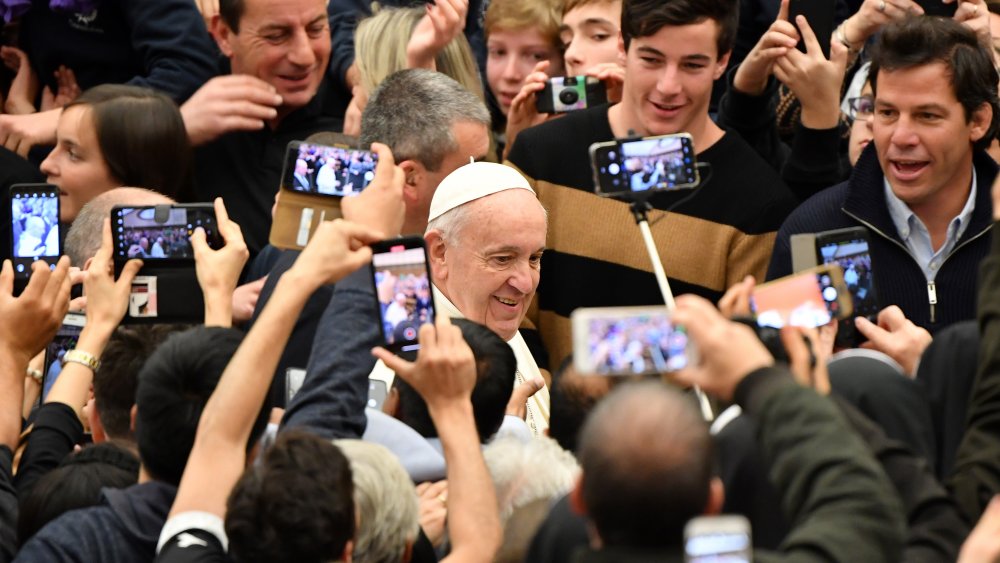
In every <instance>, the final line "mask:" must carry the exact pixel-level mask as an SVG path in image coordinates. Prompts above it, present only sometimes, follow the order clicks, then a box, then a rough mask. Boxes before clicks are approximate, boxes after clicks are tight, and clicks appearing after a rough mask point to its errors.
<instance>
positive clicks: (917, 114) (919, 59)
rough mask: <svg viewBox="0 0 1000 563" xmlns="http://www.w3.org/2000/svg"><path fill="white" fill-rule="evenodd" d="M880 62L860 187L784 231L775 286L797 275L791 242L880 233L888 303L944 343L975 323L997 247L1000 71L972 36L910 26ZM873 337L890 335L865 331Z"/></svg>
mask: <svg viewBox="0 0 1000 563" xmlns="http://www.w3.org/2000/svg"><path fill="white" fill-rule="evenodd" d="M875 47H876V48H875V52H874V54H873V56H872V66H871V73H870V76H871V77H872V78H871V85H872V91H873V93H874V95H875V112H874V115H873V116H872V117H871V118H870V119H872V129H873V133H874V142H873V143H871V144H870V145H869V146H868V147H867V149H866V150H865V151H864V152H863V153H862V155H861V157H860V158H859V159H858V162H857V164H856V165H855V169H854V173H853V175H852V176H851V178H850V179H849V180H848V181H847V182H844V183H842V184H838V185H836V186H834V187H832V188H829V189H827V190H825V191H823V192H821V193H820V194H817V195H816V196H814V197H813V198H811V199H810V200H808V201H807V202H805V203H804V204H802V206H801V207H800V208H799V209H797V210H796V211H795V212H794V213H793V214H792V215H791V216H790V217H789V218H788V221H786V222H785V224H784V225H783V226H782V228H781V231H780V232H779V235H778V241H777V243H776V245H775V251H774V257H773V258H772V260H771V266H770V269H769V270H768V277H769V278H775V277H780V276H783V275H786V274H788V273H790V272H791V248H790V239H791V236H792V235H793V234H796V233H804V232H810V233H811V232H819V231H826V230H831V229H840V228H845V227H856V226H864V227H867V228H868V230H869V231H871V255H872V265H873V267H872V270H873V273H874V276H875V285H876V287H878V291H879V298H880V299H881V301H882V302H883V303H887V304H888V303H891V304H895V305H898V306H899V308H900V309H902V311H903V313H904V314H905V316H906V317H907V318H908V319H910V320H911V321H913V323H914V324H916V325H917V326H920V327H922V328H924V329H927V330H928V331H930V332H932V333H933V332H935V331H937V330H939V329H941V328H943V327H946V326H948V325H950V324H952V323H954V322H957V321H961V320H966V319H972V318H974V317H975V312H976V309H975V303H976V301H975V291H974V287H975V280H976V272H977V268H978V266H979V262H980V260H981V259H982V258H983V257H984V256H985V255H986V253H987V251H988V249H989V246H990V239H991V237H990V230H989V227H990V224H991V216H992V208H993V207H992V201H991V200H990V189H989V186H990V185H991V184H992V183H993V180H994V178H995V177H996V175H997V165H996V163H995V162H994V161H993V159H991V158H990V157H989V155H988V154H986V152H985V150H984V149H985V147H986V146H988V145H989V144H990V142H992V140H993V139H994V138H995V137H996V132H997V123H998V119H1000V111H998V106H997V81H998V76H997V71H996V69H995V68H994V66H993V60H992V57H991V55H990V52H989V50H988V48H986V47H985V46H983V44H982V43H981V39H980V37H979V36H978V35H977V34H976V33H975V32H974V31H973V30H971V29H969V28H968V27H967V26H965V25H962V24H960V23H957V22H956V21H954V20H951V19H944V18H909V19H906V20H903V21H900V22H896V23H893V24H890V25H888V26H886V27H885V28H884V29H883V30H882V32H881V34H880V35H879V39H878V41H877V43H876V46H875ZM855 322H856V323H857V326H858V330H859V331H861V332H862V334H864V335H865V336H868V337H869V338H871V335H872V334H874V333H875V332H877V331H879V330H881V329H879V328H878V327H876V326H875V325H873V324H872V323H870V322H868V321H867V320H866V319H864V318H860V317H859V318H858V319H856V321H855Z"/></svg>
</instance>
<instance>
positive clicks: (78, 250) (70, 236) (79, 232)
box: [63, 187, 174, 268]
mask: <svg viewBox="0 0 1000 563" xmlns="http://www.w3.org/2000/svg"><path fill="white" fill-rule="evenodd" d="M170 203H174V200H172V199H170V198H169V197H167V196H165V195H163V194H161V193H159V192H154V191H153V190H147V189H145V188H127V187H126V188H115V189H113V190H108V191H106V192H104V193H103V194H101V195H99V196H97V197H95V198H94V199H92V200H90V201H88V202H87V204H86V205H84V206H83V208H81V209H80V212H79V213H77V215H76V219H74V220H73V224H72V226H70V228H69V232H67V233H66V241H65V242H64V243H63V246H65V249H64V250H65V252H64V254H66V255H67V256H69V260H70V264H72V265H74V266H76V267H78V268H82V267H83V266H84V264H86V262H87V260H89V259H90V258H93V257H94V255H95V254H97V251H98V250H100V248H101V239H102V234H101V232H102V229H103V228H104V220H105V219H108V218H110V216H111V209H112V208H113V207H114V206H116V205H137V206H138V205H161V204H170Z"/></svg>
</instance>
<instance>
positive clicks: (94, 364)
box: [63, 349, 101, 371]
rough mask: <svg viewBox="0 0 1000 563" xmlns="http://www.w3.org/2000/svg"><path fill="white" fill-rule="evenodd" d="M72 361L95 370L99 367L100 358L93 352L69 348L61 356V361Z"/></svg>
mask: <svg viewBox="0 0 1000 563" xmlns="http://www.w3.org/2000/svg"><path fill="white" fill-rule="evenodd" d="M67 362H73V363H77V364H81V365H84V366H86V367H88V368H90V370H91V371H97V370H98V368H100V367H101V360H99V359H97V356H94V355H93V354H90V353H87V352H84V351H83V350H76V349H73V350H70V351H69V352H66V354H65V355H64V356H63V363H64V364H65V363H67Z"/></svg>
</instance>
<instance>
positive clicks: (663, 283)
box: [629, 199, 675, 311]
mask: <svg viewBox="0 0 1000 563" xmlns="http://www.w3.org/2000/svg"><path fill="white" fill-rule="evenodd" d="M652 208H653V206H651V205H650V204H649V202H648V201H646V200H644V199H642V200H637V201H633V202H632V203H631V204H630V205H629V209H630V210H631V211H632V217H634V218H635V224H636V225H639V232H641V233H642V240H643V242H645V243H646V251H647V252H649V259H650V261H651V262H652V263H653V274H655V275H656V283H657V284H658V285H659V286H660V294H662V295H663V302H664V303H666V304H667V310H669V311H673V310H674V307H675V304H674V294H673V292H671V291H670V282H669V281H667V272H666V271H665V270H664V269H663V262H661V261H660V253H659V252H657V250H656V243H655V242H653V231H652V230H650V228H649V217H648V216H647V215H646V213H647V212H648V211H649V210H650V209H652Z"/></svg>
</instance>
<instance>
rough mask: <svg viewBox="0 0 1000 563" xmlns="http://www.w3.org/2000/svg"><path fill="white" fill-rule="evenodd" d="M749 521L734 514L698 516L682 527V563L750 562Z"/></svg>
mask: <svg viewBox="0 0 1000 563" xmlns="http://www.w3.org/2000/svg"><path fill="white" fill-rule="evenodd" d="M752 559H753V546H752V541H751V536H750V521H749V520H747V519H746V518H745V517H743V516H740V515H738V514H727V515H722V516H699V517H698V518H693V519H691V520H690V521H689V522H688V523H687V525H686V526H684V561H686V562H688V563H718V562H720V561H725V562H726V563H750V561H752Z"/></svg>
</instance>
